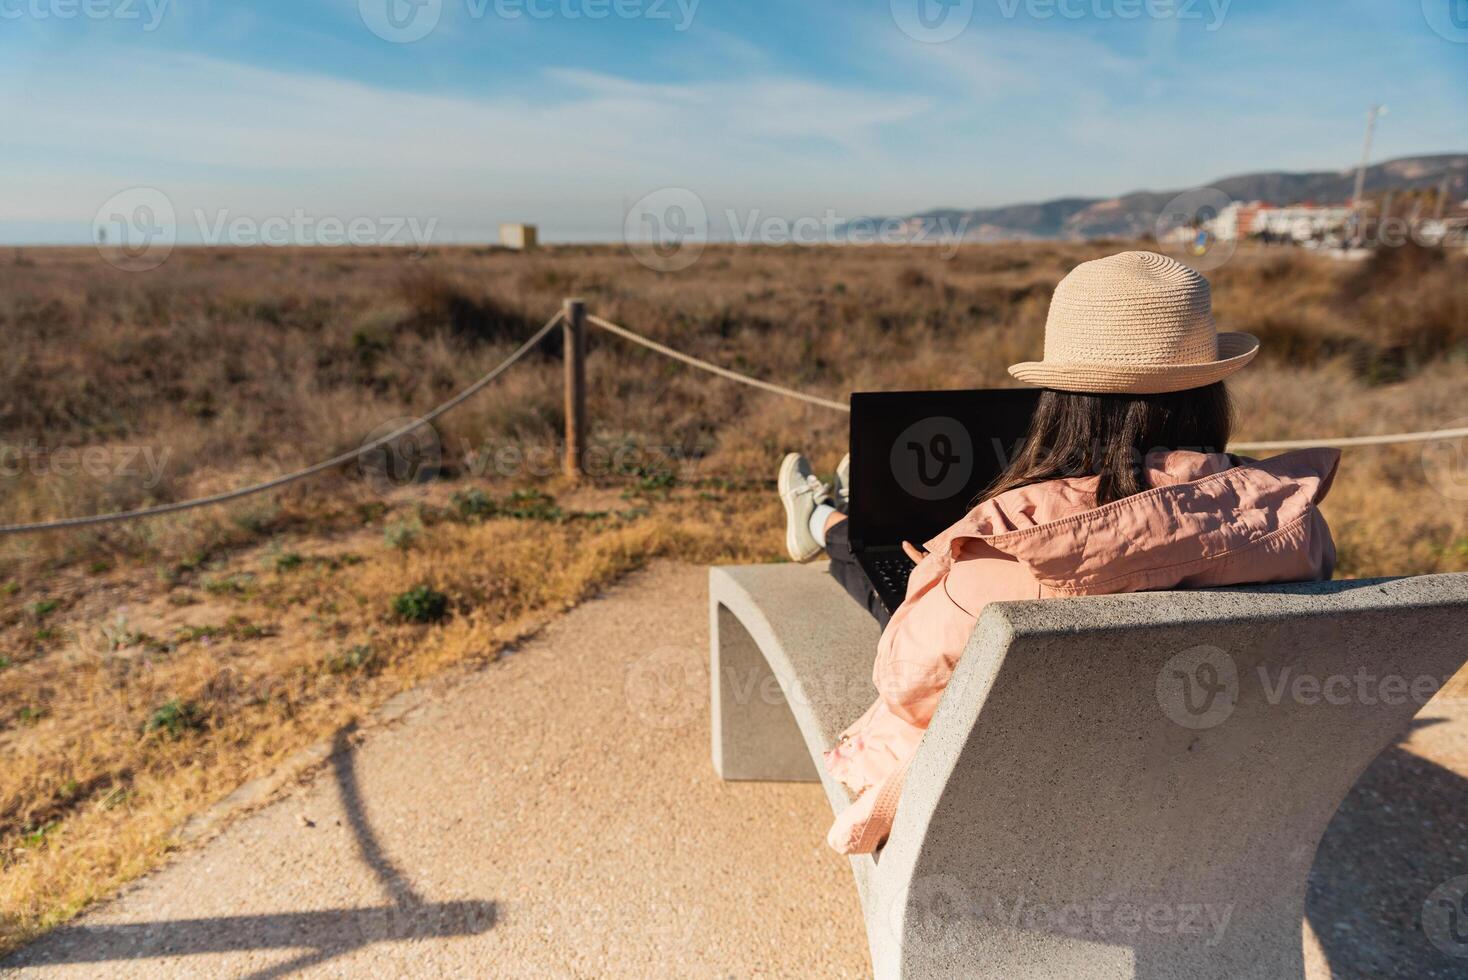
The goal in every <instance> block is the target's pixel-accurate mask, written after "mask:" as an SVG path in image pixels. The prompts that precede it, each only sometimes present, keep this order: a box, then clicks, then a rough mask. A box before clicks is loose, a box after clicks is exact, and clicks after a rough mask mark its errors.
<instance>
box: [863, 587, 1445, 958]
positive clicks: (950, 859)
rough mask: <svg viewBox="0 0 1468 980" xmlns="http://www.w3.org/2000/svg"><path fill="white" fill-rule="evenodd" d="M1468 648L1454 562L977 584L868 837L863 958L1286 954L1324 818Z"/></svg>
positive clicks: (1291, 948)
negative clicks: (1310, 573) (968, 630)
mask: <svg viewBox="0 0 1468 980" xmlns="http://www.w3.org/2000/svg"><path fill="white" fill-rule="evenodd" d="M1465 658H1468V575H1434V576H1423V577H1417V578H1407V579H1392V580H1378V581H1354V582H1330V583H1312V584H1300V585H1284V586H1262V587H1251V588H1240V589H1231V590H1209V591H1202V592H1187V593H1162V594H1159V593H1142V594H1134V595H1123V596H1107V597H1096V598H1083V599H1072V600H1046V601H1035V602H1017V603H999V604H995V605H993V606H991V607H989V608H988V609H986V610H985V612H984V614H983V616H982V617H981V618H980V621H979V624H978V627H977V629H976V630H975V633H974V635H973V637H972V639H971V641H970V644H969V647H968V649H967V651H966V653H965V655H964V657H963V660H962V661H961V663H960V664H959V667H958V670H957V673H956V674H955V675H954V678H953V680H952V683H951V684H950V687H949V689H948V691H947V693H946V694H945V696H944V699H943V702H942V704H941V705H940V707H939V710H938V712H937V715H936V716H935V718H934V720H933V724H932V726H931V728H930V729H929V731H928V733H927V735H926V737H925V739H924V742H923V745H922V747H921V749H920V750H919V752H918V755H917V757H916V758H915V759H914V762H913V765H912V769H911V771H910V773H909V776H908V780H907V786H906V789H905V791H904V794H903V799H902V804H901V807H900V808H899V811H898V815H897V823H896V826H895V827H894V829H893V834H892V843H891V844H889V845H888V847H887V848H886V849H885V850H884V851H883V852H882V854H881V855H880V859H879V866H880V868H881V871H880V874H879V875H878V876H877V877H879V878H880V879H881V880H883V881H886V882H889V883H893V882H896V883H902V884H901V891H900V892H898V893H895V894H889V895H886V896H882V897H880V898H878V900H877V901H874V902H872V903H870V904H869V909H868V917H869V920H870V919H871V918H872V917H873V916H876V917H878V918H882V919H885V921H879V922H873V921H869V927H870V928H873V929H876V928H886V929H890V930H893V932H894V933H895V934H897V935H899V936H900V938H901V941H900V942H897V943H894V944H891V945H890V946H886V947H884V948H886V949H889V950H892V951H894V952H892V954H891V955H901V956H903V957H904V962H903V963H902V964H881V963H878V964H875V965H876V966H877V972H878V974H879V975H888V974H889V973H894V972H901V973H902V975H904V976H923V975H925V970H924V962H925V953H924V950H929V951H932V953H933V955H932V957H931V959H932V962H934V963H939V962H943V961H946V962H952V959H951V957H950V954H951V953H952V952H953V951H954V950H961V951H962V952H963V954H964V957H963V958H964V959H965V960H966V961H968V962H973V963H982V964H984V969H985V971H986V972H985V973H984V975H986V976H1004V977H1011V978H1023V977H1040V976H1044V977H1053V976H1058V975H1062V974H1063V973H1064V972H1065V964H1067V963H1074V964H1076V965H1077V969H1076V971H1075V973H1076V974H1077V975H1085V976H1105V975H1116V976H1127V977H1131V976H1136V977H1190V978H1199V977H1245V976H1267V977H1270V978H1272V980H1273V978H1278V977H1289V976H1299V975H1301V971H1302V966H1301V938H1300V922H1301V916H1302V914H1303V910H1304V897H1305V882H1306V877H1307V874H1308V872H1309V870H1310V866H1311V862H1312V859H1313V857H1314V854H1315V849H1316V845H1317V843H1318V842H1319V840H1320V837H1321V835H1322V834H1323V832H1324V830H1325V827H1326V825H1327V823H1328V822H1329V820H1330V818H1331V816H1332V814H1333V813H1334V812H1335V810H1336V808H1337V806H1338V805H1339V804H1340V802H1341V800H1342V799H1343V798H1344V796H1345V794H1346V792H1347V791H1348V790H1349V788H1350V787H1351V785H1352V783H1353V782H1354V781H1355V780H1356V779H1357V777H1358V776H1359V775H1360V774H1361V772H1362V771H1363V770H1364V769H1365V768H1366V766H1367V765H1368V764H1370V762H1371V761H1372V759H1373V758H1375V756H1376V755H1377V754H1378V753H1379V752H1380V751H1381V750H1382V749H1384V748H1385V747H1387V746H1388V745H1390V744H1392V743H1393V741H1394V740H1395V739H1396V738H1397V737H1398V736H1399V734H1400V733H1402V732H1403V731H1404V730H1405V729H1406V727H1407V726H1408V724H1409V722H1410V720H1411V718H1412V717H1413V716H1414V715H1415V714H1416V713H1417V712H1418V711H1419V710H1420V709H1421V707H1422V705H1423V703H1425V700H1426V699H1427V698H1429V697H1431V695H1432V694H1433V692H1434V691H1436V689H1437V688H1438V687H1439V686H1440V685H1441V684H1443V683H1444V682H1445V681H1446V680H1447V679H1448V678H1450V677H1452V675H1453V674H1454V673H1455V672H1456V671H1457V670H1458V669H1459V668H1460V667H1461V666H1462V664H1463V663H1464V660H1465ZM874 897H876V896H874ZM875 950H876V947H875V946H874V951H875ZM898 950H900V951H902V952H901V953H900V954H899V953H898V952H895V951H898ZM940 954H941V955H940ZM1081 965H1084V968H1083V969H1082V968H1080V967H1081ZM1057 970H1059V971H1060V972H1057ZM934 972H935V973H936V970H935V971H934Z"/></svg>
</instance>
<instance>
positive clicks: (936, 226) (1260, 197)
mask: <svg viewBox="0 0 1468 980" xmlns="http://www.w3.org/2000/svg"><path fill="white" fill-rule="evenodd" d="M1444 177H1447V178H1448V187H1449V193H1450V194H1451V195H1452V196H1453V199H1454V200H1462V199H1464V198H1465V197H1468V154H1464V153H1445V154H1439V155H1436V156H1422V157H1403V158H1401V159H1399V160H1389V161H1387V162H1386V163H1378V164H1376V165H1375V166H1372V167H1368V168H1367V169H1366V192H1367V193H1368V194H1371V193H1378V192H1381V191H1388V190H1391V191H1401V190H1421V189H1427V188H1435V187H1437V186H1438V185H1440V184H1441V183H1442V180H1443V178H1444ZM1355 182H1356V170H1355V168H1354V167H1353V168H1351V169H1349V170H1340V171H1319V172H1316V173H1285V172H1283V171H1267V172H1262V173H1252V174H1240V175H1238V176H1236V177H1224V178H1222V179H1221V180H1215V181H1213V182H1212V183H1210V184H1207V185H1204V186H1207V187H1212V188H1215V189H1217V190H1219V191H1222V192H1223V193H1224V194H1227V195H1228V196H1229V197H1230V198H1232V199H1233V200H1235V201H1263V202H1265V203H1266V204H1277V205H1283V204H1298V203H1301V202H1305V201H1314V202H1316V203H1318V204H1330V203H1335V204H1340V203H1345V202H1347V201H1349V200H1350V197H1351V194H1352V192H1353V190H1354V188H1355ZM1190 189H1191V188H1182V189H1178V190H1171V191H1134V192H1132V193H1130V194H1125V195H1123V196H1121V197H1110V198H1095V197H1064V198H1058V199H1056V200H1054V201H1045V202H1043V203H1040V204H1011V205H1008V206H1006V207H998V208H975V209H972V210H963V209H960V208H939V209H935V210H933V211H925V212H923V213H922V214H915V215H909V216H908V217H907V218H906V221H907V222H909V223H910V225H909V227H911V228H912V229H913V231H916V230H917V228H918V226H921V227H922V228H923V230H924V231H925V232H926V233H927V234H929V235H932V236H935V237H936V236H940V235H944V234H950V235H951V234H952V233H953V231H954V229H958V228H963V229H965V237H966V238H969V239H972V240H977V241H996V240H1009V239H1036V238H1062V239H1085V238H1138V237H1144V236H1147V235H1150V234H1151V233H1152V230H1153V227H1154V225H1155V223H1156V220H1157V215H1158V214H1159V213H1160V212H1161V211H1162V209H1163V208H1164V207H1166V206H1167V204H1168V203H1169V202H1171V201H1172V200H1173V199H1174V198H1175V197H1177V196H1178V195H1179V194H1181V193H1183V192H1184V191H1185V190H1190Z"/></svg>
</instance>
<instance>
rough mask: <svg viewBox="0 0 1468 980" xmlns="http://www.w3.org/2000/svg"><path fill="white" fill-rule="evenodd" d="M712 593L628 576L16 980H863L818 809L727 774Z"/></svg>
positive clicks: (846, 881) (38, 951) (95, 919)
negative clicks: (106, 979)
mask: <svg viewBox="0 0 1468 980" xmlns="http://www.w3.org/2000/svg"><path fill="white" fill-rule="evenodd" d="M705 574H706V573H705V572H704V570H703V569H702V568H691V567H686V566H683V567H679V566H669V565H663V566H659V567H656V568H654V569H652V570H650V571H648V572H645V573H642V574H639V575H637V576H634V577H632V578H631V579H629V580H628V581H627V583H626V584H624V585H623V586H620V587H619V588H617V589H615V590H614V591H613V593H612V594H611V596H610V597H609V598H610V599H611V601H607V600H600V601H594V602H591V603H588V604H586V605H584V606H582V607H580V608H579V609H576V610H574V611H573V612H571V613H570V614H568V615H567V616H565V617H563V618H562V619H560V620H558V621H557V622H556V623H554V624H553V625H551V626H550V627H549V628H547V629H546V631H545V632H544V633H543V634H542V635H541V636H540V637H538V638H537V639H535V640H534V641H532V642H530V643H528V644H526V645H525V646H524V648H523V649H521V650H519V651H517V652H515V653H513V654H511V655H510V656H508V657H507V658H505V659H504V660H502V661H501V662H499V663H497V664H495V665H493V666H491V667H489V668H487V669H485V670H483V671H480V672H478V673H476V674H473V675H471V676H469V677H468V678H467V679H464V678H460V679H459V680H458V681H457V683H448V682H442V683H440V684H439V685H438V686H437V688H436V691H435V693H436V695H437V696H435V697H434V698H433V699H432V700H431V701H430V703H429V704H427V705H426V706H424V707H422V708H420V709H418V710H417V711H415V712H414V713H412V714H410V715H409V716H408V717H407V718H406V719H404V720H403V721H402V722H401V723H399V724H398V725H396V726H394V727H392V728H389V729H386V730H380V731H376V732H374V733H372V734H371V736H370V737H368V738H366V739H365V740H364V741H363V742H362V744H361V745H359V746H355V747H354V746H353V744H352V741H351V739H350V738H349V737H348V736H346V735H343V736H342V737H341V739H340V740H339V741H340V745H341V750H340V751H339V752H338V753H337V754H336V755H335V756H334V758H333V762H332V765H331V767H330V768H328V769H327V770H326V771H324V772H323V773H322V774H321V775H320V776H319V777H318V778H317V779H316V780H315V781H314V782H313V783H312V784H311V785H309V786H306V787H303V788H301V789H300V790H298V791H296V792H295V793H294V794H293V795H292V796H290V797H288V798H286V799H284V800H282V801H281V802H279V803H276V804H274V805H272V806H270V807H268V808H266V809H264V810H262V811H260V812H258V813H256V814H254V815H252V816H250V817H248V818H246V819H244V820H242V821H240V822H238V823H237V824H235V825H234V826H233V827H232V828H231V829H229V830H228V831H227V832H225V833H224V834H223V835H222V836H220V837H219V838H217V839H216V840H214V841H212V842H210V843H209V844H207V845H205V846H203V847H201V848H198V849H195V850H192V851H189V852H187V853H185V854H184V855H182V856H181V857H180V858H179V859H177V860H176V861H174V862H173V863H172V864H171V865H170V866H169V867H167V868H165V869H164V870H162V871H161V872H159V873H157V874H155V875H153V876H151V877H150V878H148V879H146V880H144V881H142V882H140V883H139V884H138V885H137V886H135V887H134V888H132V889H131V890H130V891H129V892H127V893H126V894H124V895H123V896H122V897H121V898H119V899H117V900H116V901H113V902H111V903H108V904H107V905H105V906H102V907H101V908H99V909H97V910H95V911H94V912H92V913H89V914H88V915H87V916H85V917H84V918H83V919H81V920H80V921H79V922H78V923H76V924H74V925H72V926H69V927H65V928H62V929H60V930H58V931H57V932H55V933H52V934H51V935H50V936H48V937H46V938H45V939H43V940H41V941H40V942H38V943H36V944H34V945H32V946H31V947H29V948H28V949H26V950H24V951H22V952H21V953H20V954H19V955H18V956H17V957H16V958H15V959H13V960H11V961H9V962H7V963H6V964H5V965H6V967H23V968H24V967H27V966H30V967H32V969H22V970H19V971H17V972H23V973H25V974H27V975H31V974H35V975H41V976H47V977H51V976H58V977H59V976H79V977H80V976H86V977H92V976H97V975H102V974H105V975H107V976H159V975H161V974H169V975H188V976H191V977H201V976H221V977H222V976H229V977H234V976H259V977H266V976H279V975H285V974H292V975H294V974H295V973H296V972H297V971H300V972H303V973H305V974H307V975H314V976H348V975H351V976H434V977H439V976H455V977H471V976H473V977H480V976H571V975H574V976H637V977H646V976H654V975H667V974H677V975H683V976H715V975H718V976H731V975H737V976H797V975H800V976H813V975H819V976H842V975H846V976H855V975H861V974H864V973H865V972H866V970H867V959H866V942H865V936H864V933H863V930H862V926H861V917H860V911H859V909H858V905H857V900H856V892H855V889H854V888H853V886H852V882H851V876H850V872H849V871H848V870H847V867H846V864H845V862H844V860H842V859H841V858H839V857H837V856H836V855H834V854H831V853H830V852H828V851H827V850H826V849H825V846H824V844H823V843H822V835H823V833H824V831H825V828H826V825H827V823H828V822H829V820H830V810H829V809H828V808H827V806H826V803H825V800H824V798H823V797H822V796H821V793H820V790H819V788H818V787H817V786H815V785H813V784H811V785H770V784H724V783H722V782H720V781H719V780H718V779H717V778H716V777H715V775H714V772H713V769H712V766H711V763H710V761H709V745H708V708H707V704H706V698H707V694H706V690H707V688H706V684H707V681H706V666H705V664H706V662H707V655H708V654H707V650H708V635H707V631H708V626H707V612H706V606H705V603H706V601H707V599H706V588H705ZM653 624H656V626H655V627H654V626H653ZM670 678H671V682H669V679H670ZM659 679H661V681H662V682H663V683H661V684H660V683H659ZM7 972H8V971H7Z"/></svg>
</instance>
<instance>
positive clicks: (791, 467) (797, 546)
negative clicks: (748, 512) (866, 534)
mask: <svg viewBox="0 0 1468 980" xmlns="http://www.w3.org/2000/svg"><path fill="white" fill-rule="evenodd" d="M776 485H777V486H778V487H779V490H780V503H782V504H784V505H785V550H786V551H788V552H789V553H790V560H791V561H799V562H807V561H810V560H811V559H812V558H814V557H816V556H817V555H819V554H820V553H821V550H822V549H821V543H820V542H819V541H817V540H816V538H815V535H813V534H811V533H810V515H811V514H812V513H813V512H814V511H815V509H816V508H817V507H818V506H820V505H821V504H824V503H829V502H830V499H831V495H830V491H829V490H827V488H826V485H825V484H824V483H822V482H821V481H820V480H819V479H818V478H817V477H816V475H815V474H814V473H812V472H811V469H810V463H809V462H807V461H806V458H805V457H804V456H802V455H800V453H790V454H789V455H787V456H786V457H785V459H784V460H783V461H782V462H781V463H780V477H779V479H778V480H777V481H776Z"/></svg>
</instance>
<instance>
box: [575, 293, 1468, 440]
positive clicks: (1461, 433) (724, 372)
mask: <svg viewBox="0 0 1468 980" xmlns="http://www.w3.org/2000/svg"><path fill="white" fill-rule="evenodd" d="M586 322H587V323H591V324H594V325H595V326H598V327H601V328H602V329H603V330H605V331H607V332H608V333H614V334H616V335H617V336H618V337H623V338H625V339H627V340H630V341H632V342H633V343H634V344H641V345H642V346H643V347H646V348H648V349H649V350H654V351H657V352H658V353H659V354H663V355H666V356H668V357H671V358H673V359H674V360H678V361H682V362H683V363H684V364H689V365H692V366H693V367H696V368H699V369H700V370H703V371H708V372H709V373H711V374H717V375H718V376H719V377H721V378H728V379H729V380H730V381H738V382H739V383H740V384H746V385H750V386H752V387H755V388H761V389H763V390H765V391H772V392H774V393H775V394H777V395H784V396H785V397H787V398H796V399H799V400H800V401H803V402H809V403H810V404H812V405H819V406H821V407H822V408H830V409H834V410H835V411H838V412H850V411H851V407H850V406H849V405H845V404H843V403H841V402H837V401H831V400H830V399H827V398H819V397H817V396H815V395H807V394H805V393H804V392H801V391H795V390H794V389H792V388H784V387H781V386H780V385H777V384H771V383H770V382H768V381H761V380H759V379H758V378H752V377H750V376H749V375H747V374H740V373H739V372H738V371H731V370H729V369H728V368H723V367H719V366H718V365H717V364H710V363H709V362H708V361H702V360H699V359H698V358H696V357H693V356H691V355H689V354H684V353H682V352H681V351H676V350H674V349H673V348H671V347H668V346H665V345H663V344H660V343H658V342H657V341H655V340H650V339H648V338H647V337H644V336H642V335H641V334H639V333H634V332H632V331H631V330H628V329H627V328H626V327H621V326H618V325H617V324H615V323H612V322H611V321H610V320H604V319H602V318H601V317H599V316H588V317H587V318H586ZM1465 437H1468V428H1462V429H1436V430H1434V431H1432V432H1401V433H1396V434H1394V435H1383V436H1340V437H1338V438H1334V439H1291V440H1283V441H1276V442H1234V443H1230V444H1229V448H1230V449H1239V450H1244V451H1246V452H1260V451H1270V450H1283V449H1314V448H1316V447H1319V446H1336V447H1347V446H1389V445H1397V444H1401V443H1412V442H1433V441H1435V440H1438V439H1461V438H1465Z"/></svg>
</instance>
